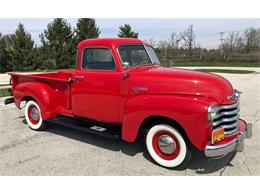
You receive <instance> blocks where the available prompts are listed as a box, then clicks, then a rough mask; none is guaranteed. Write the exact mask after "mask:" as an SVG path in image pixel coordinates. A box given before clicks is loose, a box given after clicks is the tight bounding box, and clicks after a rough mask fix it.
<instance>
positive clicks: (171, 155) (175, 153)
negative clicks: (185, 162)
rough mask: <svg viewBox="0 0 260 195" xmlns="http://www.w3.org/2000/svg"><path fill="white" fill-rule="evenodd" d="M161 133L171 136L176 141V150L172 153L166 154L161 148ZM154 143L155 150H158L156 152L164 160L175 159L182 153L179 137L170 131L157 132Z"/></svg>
mask: <svg viewBox="0 0 260 195" xmlns="http://www.w3.org/2000/svg"><path fill="white" fill-rule="evenodd" d="M161 135H167V136H170V137H171V138H172V139H173V140H174V141H175V143H176V150H175V151H174V152H173V153H172V154H166V153H164V152H163V151H161V150H160V148H159V145H158V142H159V138H160V136H161ZM152 143H153V148H154V151H155V152H156V154H157V155H158V156H160V157H161V158H162V159H164V160H174V159H175V158H176V157H177V156H178V155H179V153H180V144H179V142H178V140H177V138H176V137H175V136H174V135H173V134H171V133H169V132H168V131H160V132H157V133H156V134H155V135H154V137H153V140H152Z"/></svg>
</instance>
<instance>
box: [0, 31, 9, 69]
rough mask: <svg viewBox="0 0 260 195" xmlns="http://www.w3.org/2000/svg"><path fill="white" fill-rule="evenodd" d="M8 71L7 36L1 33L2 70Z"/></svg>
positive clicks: (0, 60) (0, 67)
mask: <svg viewBox="0 0 260 195" xmlns="http://www.w3.org/2000/svg"><path fill="white" fill-rule="evenodd" d="M6 71H8V53H7V45H6V41H5V37H4V36H2V34H1V33H0V72H6Z"/></svg>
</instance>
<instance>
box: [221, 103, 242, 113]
mask: <svg viewBox="0 0 260 195" xmlns="http://www.w3.org/2000/svg"><path fill="white" fill-rule="evenodd" d="M238 106H239V101H237V102H236V103H234V104H230V105H222V106H220V107H219V108H218V111H220V110H222V109H231V108H236V107H238Z"/></svg>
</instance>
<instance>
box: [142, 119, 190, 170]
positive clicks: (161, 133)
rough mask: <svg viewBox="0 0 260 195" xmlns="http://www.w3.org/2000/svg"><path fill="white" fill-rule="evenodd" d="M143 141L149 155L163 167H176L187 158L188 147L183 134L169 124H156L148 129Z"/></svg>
mask: <svg viewBox="0 0 260 195" xmlns="http://www.w3.org/2000/svg"><path fill="white" fill-rule="evenodd" d="M145 142H146V148H147V151H148V153H149V155H150V156H151V157H152V159H153V160H154V161H155V162H156V163H158V164H159V165H161V166H163V167H167V168H176V167H179V166H181V165H182V164H184V163H185V161H186V160H187V156H188V154H189V149H188V147H187V144H186V142H185V140H184V138H183V136H182V135H181V134H180V133H179V132H178V131H177V130H176V129H175V128H173V127H171V126H169V125H166V124H158V125H155V126H153V127H151V128H150V129H148V132H147V134H146V138H145Z"/></svg>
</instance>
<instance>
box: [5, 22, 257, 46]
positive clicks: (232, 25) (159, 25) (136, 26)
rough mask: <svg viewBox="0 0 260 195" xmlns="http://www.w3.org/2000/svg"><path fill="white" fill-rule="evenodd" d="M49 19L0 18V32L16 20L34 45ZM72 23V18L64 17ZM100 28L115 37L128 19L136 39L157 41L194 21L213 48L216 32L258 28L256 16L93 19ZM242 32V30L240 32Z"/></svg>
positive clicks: (14, 25) (200, 36)
mask: <svg viewBox="0 0 260 195" xmlns="http://www.w3.org/2000/svg"><path fill="white" fill-rule="evenodd" d="M51 21H52V19H47V18H45V19H0V32H1V33H2V34H11V33H13V32H14V31H15V30H16V28H17V25H18V23H19V22H21V23H23V24H24V25H25V28H26V30H27V31H28V32H30V33H31V35H32V38H33V39H34V41H35V42H36V44H37V45H40V44H41V43H40V39H39V34H40V33H41V32H43V30H44V29H45V28H46V26H47V24H48V23H49V22H51ZM67 21H68V22H69V23H70V24H71V25H72V26H73V27H75V24H76V22H77V19H76V18H71V19H67ZM96 22H97V25H98V26H99V28H100V30H101V35H100V37H117V33H118V27H119V26H120V25H122V24H125V23H128V24H130V25H131V26H132V27H133V30H134V31H136V32H138V33H139V38H140V39H145V40H148V39H150V38H152V39H154V40H156V41H159V40H165V39H168V38H169V37H170V34H171V32H176V33H180V32H182V31H184V30H185V29H186V28H187V27H188V26H189V25H190V24H193V25H194V31H195V34H196V40H197V42H199V43H200V45H201V47H204V48H217V47H218V45H219V42H220V41H219V39H220V36H219V32H221V31H224V32H228V31H243V30H244V29H246V28H249V27H255V28H260V19H152V18H151V19H126V18H124V19H123V18H122V19H117V18H116V19H112V18H111V19H102V18H98V19H96ZM241 33H242V32H241Z"/></svg>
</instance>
